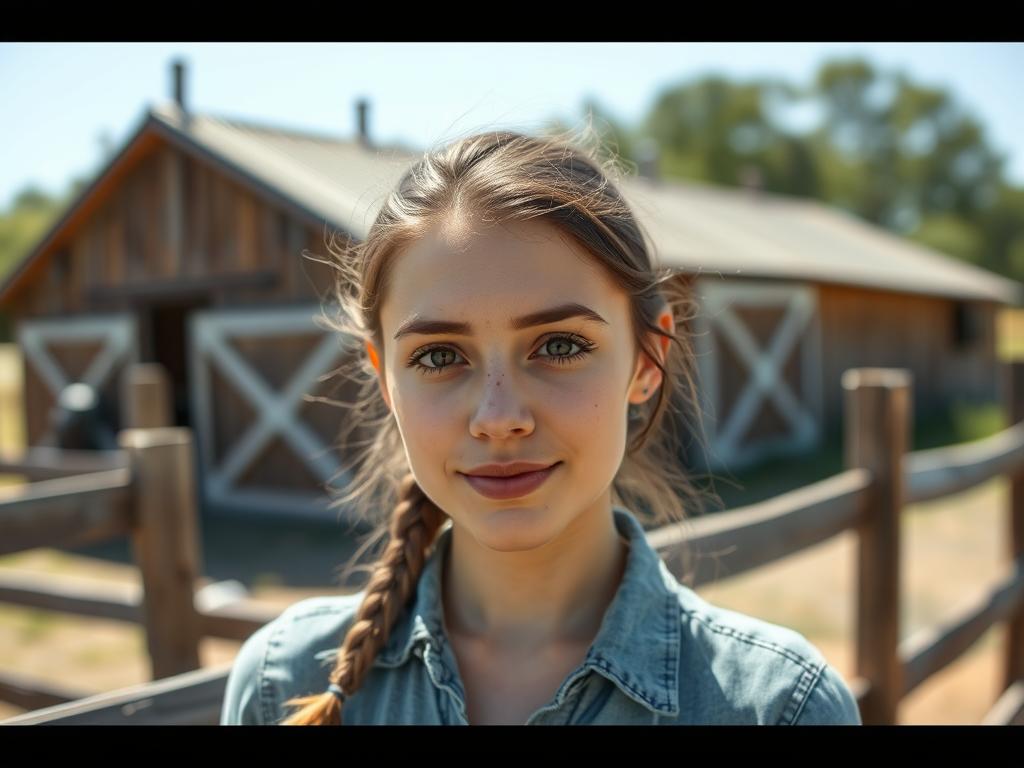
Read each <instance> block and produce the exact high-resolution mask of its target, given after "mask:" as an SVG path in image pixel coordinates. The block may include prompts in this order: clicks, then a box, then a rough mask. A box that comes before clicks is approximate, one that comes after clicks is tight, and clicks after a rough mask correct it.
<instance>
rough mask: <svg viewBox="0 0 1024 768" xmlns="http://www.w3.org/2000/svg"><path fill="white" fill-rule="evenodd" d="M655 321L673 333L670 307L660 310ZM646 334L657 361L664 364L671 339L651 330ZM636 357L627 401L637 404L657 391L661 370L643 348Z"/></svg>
mask: <svg viewBox="0 0 1024 768" xmlns="http://www.w3.org/2000/svg"><path fill="white" fill-rule="evenodd" d="M657 322H658V325H659V326H660V327H662V328H664V329H665V330H666V331H668V332H669V333H673V334H674V333H675V329H676V324H675V319H674V318H673V317H672V309H671V308H670V307H666V308H665V309H663V310H662V312H661V314H660V315H658V320H657ZM647 336H648V338H649V339H650V342H651V343H652V344H653V345H654V348H655V349H656V350H657V351H658V354H659V357H660V359H659V361H658V362H660V363H661V364H662V365H665V360H667V359H668V347H669V344H671V343H672V340H671V339H669V338H668V337H666V336H662V335H660V334H657V333H652V332H648V334H647ZM638 358H639V359H638V361H637V367H636V371H635V373H634V375H633V383H632V384H631V385H630V390H629V402H630V403H633V404H637V405H639V404H640V403H645V402H647V400H648V399H650V398H652V397H654V393H655V392H656V391H657V389H658V386H659V385H660V384H661V382H662V378H663V376H662V373H661V370H660V369H659V368H658V366H657V365H655V364H654V362H652V361H651V359H650V358H649V357H648V356H647V355H646V353H645V352H644V351H643V350H640V354H639V355H638Z"/></svg>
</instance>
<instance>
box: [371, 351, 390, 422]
mask: <svg viewBox="0 0 1024 768" xmlns="http://www.w3.org/2000/svg"><path fill="white" fill-rule="evenodd" d="M366 354H367V356H368V357H369V358H370V363H371V364H372V365H373V369H374V370H375V371H376V372H377V386H378V387H380V394H381V397H383V398H384V402H385V403H386V404H387V406H388V410H389V411H390V410H391V399H390V398H389V397H388V384H387V376H386V375H385V374H384V370H383V368H382V367H381V355H380V353H379V352H378V351H377V347H376V346H374V344H373V342H372V341H370V340H369V339H367V340H366Z"/></svg>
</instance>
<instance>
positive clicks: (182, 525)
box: [118, 427, 202, 680]
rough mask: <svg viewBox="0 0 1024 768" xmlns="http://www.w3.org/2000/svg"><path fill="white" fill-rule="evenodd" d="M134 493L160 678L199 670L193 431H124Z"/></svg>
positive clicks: (137, 545) (137, 542)
mask: <svg viewBox="0 0 1024 768" xmlns="http://www.w3.org/2000/svg"><path fill="white" fill-rule="evenodd" d="M118 443H119V444H120V446H121V448H123V449H125V450H126V451H128V453H129V457H130V461H131V471H132V483H133V487H134V489H135V499H134V503H133V514H134V515H135V525H134V526H133V529H132V534H131V542H132V550H133V553H134V557H135V562H136V565H137V566H138V568H139V571H140V573H141V574H142V587H143V605H142V609H143V619H144V626H145V628H146V642H147V645H148V648H149V656H150V662H151V667H152V676H153V679H154V680H157V679H160V678H164V677H169V676H171V675H177V674H180V673H182V672H189V671H191V670H194V669H199V667H200V662H199V642H200V639H201V636H202V635H201V632H202V626H201V623H200V617H199V614H198V613H197V611H196V608H195V597H194V594H195V586H196V581H197V579H198V578H199V575H200V572H201V562H202V556H201V551H200V540H199V530H198V527H199V520H198V513H197V503H196V490H195V479H194V476H193V463H192V462H193V456H192V451H193V448H192V430H190V429H188V428H187V427H163V428H155V429H125V430H122V431H121V432H120V433H119V434H118Z"/></svg>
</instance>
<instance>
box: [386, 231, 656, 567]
mask: <svg viewBox="0 0 1024 768" xmlns="http://www.w3.org/2000/svg"><path fill="white" fill-rule="evenodd" d="M392 268H393V270H394V271H393V274H392V279H391V282H390V285H389V287H388V289H387V294H386V296H385V298H384V303H383V305H382V315H381V322H382V328H383V338H384V350H383V355H381V354H380V351H379V350H376V349H374V348H373V345H372V344H371V345H368V349H369V352H370V357H371V360H372V361H373V363H374V366H375V367H376V369H377V373H378V381H379V383H380V386H381V392H382V395H383V396H384V398H385V400H386V402H387V404H388V407H389V408H390V409H391V411H392V413H393V415H394V417H395V419H396V422H397V426H398V429H399V432H400V433H401V436H402V440H403V443H404V445H405V450H406V454H407V457H408V460H409V464H410V468H411V470H412V472H413V474H414V476H415V478H416V481H417V482H418V483H419V485H420V487H421V488H422V489H423V491H424V493H426V495H427V496H428V497H429V498H430V499H431V500H432V501H434V503H436V504H437V505H438V506H439V507H440V508H441V509H443V510H444V511H445V512H446V513H447V514H448V515H449V516H451V518H452V519H453V521H454V524H455V525H458V526H462V527H464V528H465V529H466V530H467V531H469V532H470V534H471V535H472V536H473V537H474V538H475V539H476V540H477V541H478V542H479V543H480V544H482V545H485V546H488V547H490V548H492V549H496V550H501V551H511V550H516V549H528V548H531V547H535V546H539V545H541V544H543V543H545V542H547V541H550V540H552V539H553V538H555V537H556V536H557V535H558V534H559V533H561V532H562V531H564V530H565V529H567V528H568V527H570V526H571V524H572V523H573V521H574V520H576V519H577V518H578V517H579V516H580V515H582V514H583V513H585V512H587V511H588V510H594V509H595V508H598V507H600V508H602V509H604V510H605V511H607V510H608V509H610V504H611V496H610V485H611V482H612V480H613V478H614V477H615V473H616V472H617V471H618V469H619V465H620V463H621V461H622V458H623V455H624V452H625V444H626V427H627V423H626V422H627V409H628V406H629V404H630V403H640V402H643V401H645V400H646V399H647V398H649V397H652V396H654V394H655V391H656V388H657V386H658V385H659V384H660V382H661V378H660V371H658V369H657V368H656V367H655V366H654V365H653V364H651V363H650V362H649V361H648V359H647V358H646V356H645V355H640V356H639V357H638V356H637V349H636V347H635V345H634V340H633V337H632V332H631V328H630V317H629V298H628V296H627V294H625V293H624V292H622V291H621V290H620V289H619V288H618V287H617V286H616V285H615V284H614V283H612V282H611V280H610V279H609V278H608V277H606V276H605V275H604V273H603V272H602V271H600V268H599V267H598V266H597V265H596V264H595V263H594V262H593V261H591V259H590V257H589V256H588V255H587V253H586V251H584V250H583V249H582V248H581V247H579V246H577V245H575V243H573V242H572V241H570V240H568V239H567V238H565V237H564V236H562V235H561V234H560V232H559V231H558V230H557V229H555V228H554V227H553V226H552V225H550V224H546V223H543V222H522V223H515V224H510V225H505V226H504V227H502V226H497V227H495V226H490V227H487V226H473V225H470V224H468V223H462V224H455V225H449V226H447V227H446V228H442V227H435V229H433V230H431V231H430V232H429V233H428V235H427V236H426V237H423V238H422V239H420V240H418V241H416V242H415V243H414V244H413V245H411V246H409V247H408V248H406V249H405V250H403V251H402V252H401V253H399V254H397V256H396V258H395V260H394V261H393V262H392ZM569 304H575V305H579V306H581V307H586V308H589V310H592V312H593V313H594V314H593V315H591V316H589V317H586V316H573V317H566V318H565V319H561V320H557V321H553V322H545V323H544V324H542V325H532V324H531V325H525V324H522V323H520V324H517V323H516V322H515V321H516V320H517V319H519V318H528V317H529V316H531V315H535V314H537V313H539V312H542V311H544V310H549V309H552V308H555V307H562V306H565V305H569ZM423 321H445V322H450V323H464V324H466V327H465V328H462V329H458V330H449V331H447V332H443V333H442V332H436V331H437V329H436V328H434V329H424V328H422V327H421V328H420V330H421V331H423V330H426V331H432V332H429V333H423V332H416V329H415V328H410V327H409V324H410V323H416V324H422V323H423ZM663 325H665V327H667V328H669V329H671V327H672V326H671V314H670V313H669V312H668V311H667V310H666V312H665V314H664V315H663ZM403 330H404V332H403ZM396 334H397V335H398V338H396ZM655 338H657V337H655ZM658 343H659V344H661V345H662V346H661V348H662V349H664V348H665V347H666V346H667V340H662V339H659V340H658ZM417 364H418V365H419V366H423V367H422V369H421V368H419V367H417ZM644 387H647V388H648V392H647V393H646V394H644V392H643V389H644ZM512 461H530V462H540V463H542V464H545V465H548V464H553V463H555V462H558V463H559V465H558V466H557V467H556V468H555V470H554V471H553V473H552V474H551V475H550V476H549V477H548V479H547V480H546V481H545V482H544V483H543V484H542V485H541V486H540V487H538V488H536V489H535V490H533V491H531V492H529V493H528V494H526V495H523V496H520V497H518V498H511V499H501V500H496V499H492V498H488V497H487V496H485V495H483V494H481V493H480V492H478V491H477V490H476V489H474V487H473V485H471V484H470V482H469V481H467V480H466V478H465V477H464V475H463V474H462V473H465V472H468V471H469V470H471V469H472V468H474V467H476V466H478V465H481V464H487V463H492V462H493V463H507V462H512Z"/></svg>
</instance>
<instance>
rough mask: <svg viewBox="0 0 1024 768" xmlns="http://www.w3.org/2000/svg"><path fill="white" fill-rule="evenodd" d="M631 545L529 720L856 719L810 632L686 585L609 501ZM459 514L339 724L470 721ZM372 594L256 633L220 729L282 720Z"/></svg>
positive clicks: (322, 670) (330, 662) (236, 669)
mask: <svg viewBox="0 0 1024 768" xmlns="http://www.w3.org/2000/svg"><path fill="white" fill-rule="evenodd" d="M613 514H614V519H615V525H616V527H617V529H618V531H619V533H620V534H621V535H622V537H623V538H624V539H625V540H626V541H627V543H628V544H629V546H630V550H629V555H628V557H627V562H626V568H625V572H624V574H623V578H622V581H621V583H620V584H619V587H618V590H617V591H616V594H615V597H614V598H613V600H612V602H611V604H610V605H609V607H608V609H607V610H606V611H605V614H604V618H603V620H602V623H601V626H600V629H599V630H598V633H597V636H596V637H595V639H594V641H593V643H592V644H591V646H590V648H589V650H588V651H587V654H586V657H585V658H584V660H583V661H582V662H581V663H580V665H579V666H578V667H577V668H576V669H575V670H573V671H572V672H570V673H569V675H568V676H567V677H566V678H565V679H564V680H563V681H562V683H561V684H560V685H559V686H558V689H557V690H556V691H554V692H553V695H552V697H551V699H550V700H549V701H548V702H547V703H546V704H544V705H543V706H541V707H540V708H539V709H537V710H536V711H534V712H533V714H531V715H530V716H529V718H527V720H526V723H525V724H526V725H576V724H615V725H633V724H641V725H643V724H645V725H690V724H733V725H741V724H776V725H815V724H845V725H861V724H862V721H861V716H860V712H859V709H858V706H857V701H856V699H855V698H854V696H853V694H852V693H851V691H850V689H849V688H848V687H847V685H846V683H845V682H844V680H843V678H842V677H841V676H840V674H839V673H838V672H837V671H836V669H835V668H833V667H832V666H831V665H830V664H829V663H828V662H827V661H826V660H825V658H824V656H823V655H822V654H821V652H820V651H819V650H818V649H817V648H816V647H815V646H814V645H812V644H811V643H810V641H808V640H807V639H806V638H805V637H804V636H803V635H802V634H800V633H798V632H796V631H795V630H792V629H789V628H786V627H783V626H780V625H778V624H772V623H769V622H767V621H763V620H761V619H757V618H754V617H752V616H748V615H746V614H742V613H739V612H736V611H732V610H728V609H725V608H720V607H717V606H714V605H711V604H710V603H708V602H707V601H705V600H704V599H703V598H701V597H700V596H699V595H697V593H696V592H694V591H693V590H692V589H690V588H688V587H686V586H684V585H682V584H680V582H679V581H678V579H676V577H675V576H674V575H673V574H672V573H671V571H669V570H668V567H667V566H666V565H665V564H664V562H663V561H662V560H661V558H660V556H659V555H658V553H657V552H656V551H655V550H654V549H653V547H651V545H650V544H649V543H648V541H647V536H646V534H645V531H644V529H643V527H642V526H641V524H640V522H639V521H638V520H637V518H636V517H635V516H634V515H633V514H632V513H631V512H630V511H628V510H627V509H625V508H623V507H620V506H617V505H613ZM450 541H451V523H450V522H449V523H446V526H445V528H443V529H442V531H441V533H440V534H439V538H438V541H437V546H435V548H434V549H433V550H432V552H431V554H430V556H429V557H428V558H427V561H426V563H425V565H424V570H423V573H422V575H421V577H420V580H419V582H418V586H417V590H416V596H415V599H414V600H413V602H412V604H411V607H410V608H409V609H407V610H406V611H405V612H404V613H403V614H402V616H401V617H400V618H399V619H398V621H397V622H396V624H395V626H394V627H393V629H392V632H391V635H390V637H389V638H388V641H387V643H386V645H385V646H384V647H383V648H382V649H381V650H380V652H379V653H378V655H377V657H376V659H375V660H374V663H373V665H372V666H371V668H370V670H369V671H368V673H367V675H366V678H365V679H364V682H363V685H362V687H361V688H360V689H359V690H358V691H356V692H355V693H354V694H353V695H352V696H351V697H350V698H349V699H348V701H346V702H345V705H344V707H343V708H342V724H343V725H362V724H376V725H383V724H436V725H469V722H468V720H467V717H466V703H465V694H464V689H463V684H462V681H461V679H460V675H459V670H458V665H457V663H456V659H455V655H454V654H453V652H452V647H451V644H450V643H449V641H448V638H447V636H446V630H445V628H444V622H443V606H442V604H441V573H442V570H441V567H442V559H441V558H442V557H445V556H446V555H447V552H448V550H449V545H450ZM364 596H365V591H361V592H356V593H353V594H350V595H337V596H336V595H330V596H323V597H312V598H306V599H304V600H300V601H298V602H296V603H294V604H293V605H291V606H289V607H288V608H286V609H285V610H284V611H283V612H282V613H281V614H280V615H278V616H277V617H276V618H275V619H274V620H272V621H270V622H269V623H267V624H266V625H264V626H263V627H261V628H260V629H259V630H257V631H256V632H254V633H253V634H252V635H250V636H249V638H248V639H246V641H245V642H244V643H243V644H242V647H241V649H240V650H239V652H238V655H237V656H236V657H235V661H234V663H233V665H232V668H231V671H230V674H229V676H228V680H227V687H226V691H225V696H224V702H223V706H222V709H221V717H220V723H221V725H250V724H251V725H270V724H277V723H278V722H280V721H281V720H283V719H284V718H285V717H287V716H288V715H289V714H291V713H292V712H294V711H295V709H294V708H287V709H286V708H285V707H284V706H283V703H284V702H285V701H286V700H288V699H289V698H292V697H294V696H305V695H308V694H312V693H322V692H325V691H326V690H327V686H328V684H329V680H328V675H329V674H330V672H331V669H333V666H334V661H335V658H336V656H337V652H338V646H339V645H340V643H341V640H342V638H343V636H344V634H345V632H347V630H348V628H349V627H350V626H351V624H352V622H353V621H354V619H355V614H356V611H357V610H358V608H359V605H360V603H361V602H362V599H363V597H364Z"/></svg>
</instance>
